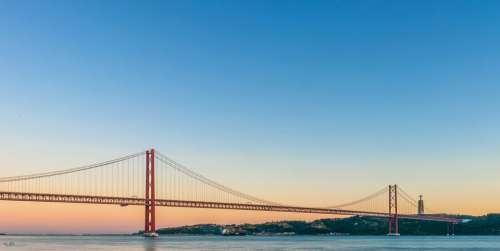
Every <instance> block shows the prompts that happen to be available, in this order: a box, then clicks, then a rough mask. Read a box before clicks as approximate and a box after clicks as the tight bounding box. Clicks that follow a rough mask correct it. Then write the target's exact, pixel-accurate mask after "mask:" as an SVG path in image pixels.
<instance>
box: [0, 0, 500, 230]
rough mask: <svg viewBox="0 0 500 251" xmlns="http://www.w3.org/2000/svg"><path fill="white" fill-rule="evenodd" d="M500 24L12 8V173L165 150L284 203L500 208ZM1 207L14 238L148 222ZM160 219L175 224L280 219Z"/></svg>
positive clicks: (8, 146)
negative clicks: (373, 198)
mask: <svg viewBox="0 0 500 251" xmlns="http://www.w3.org/2000/svg"><path fill="white" fill-rule="evenodd" d="M498 13H500V2H499V1H486V0H485V1H472V0H471V1H131V2H127V1H87V0H85V1H63V0H61V1H5V0H4V1H0V121H1V123H0V171H1V172H0V176H11V175H19V174H26V173H33V172H42V171H49V170H57V169H65V168H71V167H74V166H79V165H82V164H87V163H92V162H96V161H103V160H107V159H110V158H113V157H117V156H121V155H124V154H128V153H134V152H138V151H142V150H145V149H147V148H150V147H155V148H156V149H157V150H159V151H161V152H162V153H163V154H165V155H167V156H170V157H172V158H173V159H175V160H177V161H179V162H181V163H183V164H185V165H187V166H189V167H190V168H191V169H193V170H195V171H197V172H199V173H202V174H205V175H206V176H208V177H210V178H212V179H214V180H216V181H218V182H220V183H223V184H225V185H227V186H229V187H232V188H235V189H237V190H241V191H243V192H247V193H251V194H253V195H255V196H258V197H262V198H266V199H269V200H274V201H280V202H286V203H295V204H310V205H331V204H338V203H342V202H346V201H350V200H353V199H356V198H359V197H362V196H363V195H367V194H369V193H371V192H373V191H376V190H378V189H380V188H381V187H383V186H386V185H388V184H393V183H397V184H399V185H400V186H401V187H403V188H405V190H406V191H407V192H409V193H412V194H415V195H418V194H424V198H425V199H426V205H427V206H429V207H432V208H433V209H434V210H438V211H448V212H452V213H468V214H483V213H487V212H494V211H500V201H499V200H498V199H496V198H495V199H493V198H492V195H493V196H495V195H498V194H499V193H500V183H499V182H498V178H499V177H500V157H499V156H500V155H499V153H500V134H499V133H498V132H499V131H498V130H499V128H500V71H499V69H500V46H499V45H500V15H498ZM0 205H5V206H0V213H2V214H7V213H8V214H9V221H8V222H9V223H8V224H7V223H5V224H4V225H3V227H2V229H0V231H5V229H7V230H9V229H15V231H18V232H30V231H31V232H36V231H38V230H40V229H41V230H40V231H42V230H43V231H46V230H47V228H44V226H45V225H46V223H47V221H51V222H52V223H53V225H52V226H53V228H52V229H51V231H53V232H57V231H60V230H61V229H64V231H68V232H82V231H89V232H92V231H93V232H96V231H115V232H120V231H123V232H126V231H129V230H136V229H139V228H141V223H142V218H141V217H143V213H142V210H143V209H140V208H137V209H122V208H116V207H106V209H102V210H98V209H100V208H96V207H95V206H84V205H53V204H50V205H49V204H46V205H39V204H31V203H10V202H9V203H7V202H0ZM27 208H39V209H38V210H36V211H34V210H28V209H27ZM134 210H135V211H134ZM13 211H15V213H12V212H13ZM136 211H137V212H136ZM160 211H161V212H160V214H164V215H165V217H163V218H162V219H161V220H160V221H161V222H160V224H159V225H160V226H165V225H181V224H188V223H200V222H228V221H230V222H233V223H237V222H255V221H263V220H268V219H274V218H273V217H275V216H274V214H272V215H271V214H264V213H262V214H259V215H257V216H256V215H252V214H250V213H248V214H247V213H241V212H237V213H235V212H227V213H222V212H220V211H208V213H206V212H207V211H199V210H198V211H197V210H194V209H190V210H185V211H179V210H174V209H161V210H160ZM81 212H86V213H87V216H86V217H83V218H82V216H81V215H82V214H81ZM186 212H189V213H186ZM61 215H66V216H67V219H66V220H65V219H64V217H61ZM132 215H133V216H132ZM91 216H92V217H91ZM129 216H130V217H132V218H133V219H134V220H130V222H128V224H125V225H126V226H125V225H120V224H122V223H123V222H124V221H121V219H127V217H129ZM288 216H289V215H283V214H282V215H280V216H276V217H283V218H288ZM134 217H135V218H134ZM290 217H297V216H290ZM304 217H305V216H304ZM2 218H5V217H2ZM61 218H63V219H61ZM132 218H129V219H132ZM27 219H32V221H31V222H30V221H29V220H27ZM35 219H38V220H35ZM74 222H84V223H85V224H86V225H78V226H75V225H74V224H73V223H74ZM103 222H107V223H106V226H105V227H103V226H102V225H103V224H102V223H103ZM64 226H66V228H65V227H64ZM12 231H14V230H12Z"/></svg>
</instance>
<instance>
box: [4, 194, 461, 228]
mask: <svg viewBox="0 0 500 251" xmlns="http://www.w3.org/2000/svg"><path fill="white" fill-rule="evenodd" d="M0 200H9V201H35V202H62V203H84V204H108V205H122V206H123V205H132V206H145V205H147V204H148V203H149V202H148V201H147V199H144V198H135V197H107V196H85V195H69V194H43V193H20V192H0ZM155 202H156V206H161V207H187V208H211V209H228V210H250V211H275V212H289V213H310V214H329V215H359V216H371V217H380V218H389V217H390V215H389V214H388V213H380V212H368V211H354V210H341V209H329V208H315V207H294V206H276V205H258V204H243V203H221V202H207V201H183V200H156V201H155ZM398 218H400V219H412V220H423V221H439V222H452V223H459V222H461V220H460V219H456V218H449V217H445V216H437V215H418V214H415V215H410V214H400V215H398Z"/></svg>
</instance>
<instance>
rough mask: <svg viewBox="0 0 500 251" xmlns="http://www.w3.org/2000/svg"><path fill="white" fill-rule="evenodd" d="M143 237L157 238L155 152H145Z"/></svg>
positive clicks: (152, 150)
mask: <svg viewBox="0 0 500 251" xmlns="http://www.w3.org/2000/svg"><path fill="white" fill-rule="evenodd" d="M145 193H146V194H145V199H144V201H145V218H144V236H145V237H157V236H158V234H157V233H156V218H155V206H156V198H155V150H154V149H151V151H149V150H148V151H146V191H145Z"/></svg>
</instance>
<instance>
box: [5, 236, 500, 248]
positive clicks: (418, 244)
mask: <svg viewBox="0 0 500 251" xmlns="http://www.w3.org/2000/svg"><path fill="white" fill-rule="evenodd" d="M0 250H2V251H3V250H6V251H9V250H12V251H19V250H51V251H59V250H72V251H74V250H131V251H136V250H140V251H156V250H172V251H175V250H183V251H190V250H206V251H209V250H271V251H278V250H280V251H281V250H301V251H303V250H322V251H327V250H348V251H360V250H367V251H368V250H370V251H381V250H392V251H394V250H500V236H498V237H494V236H453V237H446V236H425V237H414V236H399V237H390V236H370V237H367V236H360V237H358V236H283V237H256V236H241V237H223V236H161V237H160V238H159V239H156V240H150V239H144V238H142V237H138V236H0Z"/></svg>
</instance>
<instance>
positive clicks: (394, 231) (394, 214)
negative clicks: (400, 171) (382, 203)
mask: <svg viewBox="0 0 500 251" xmlns="http://www.w3.org/2000/svg"><path fill="white" fill-rule="evenodd" d="M393 209H394V211H393ZM388 220H389V233H388V234H387V235H391V236H398V235H399V224H398V186H397V185H393V186H391V185H389V219H388Z"/></svg>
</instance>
